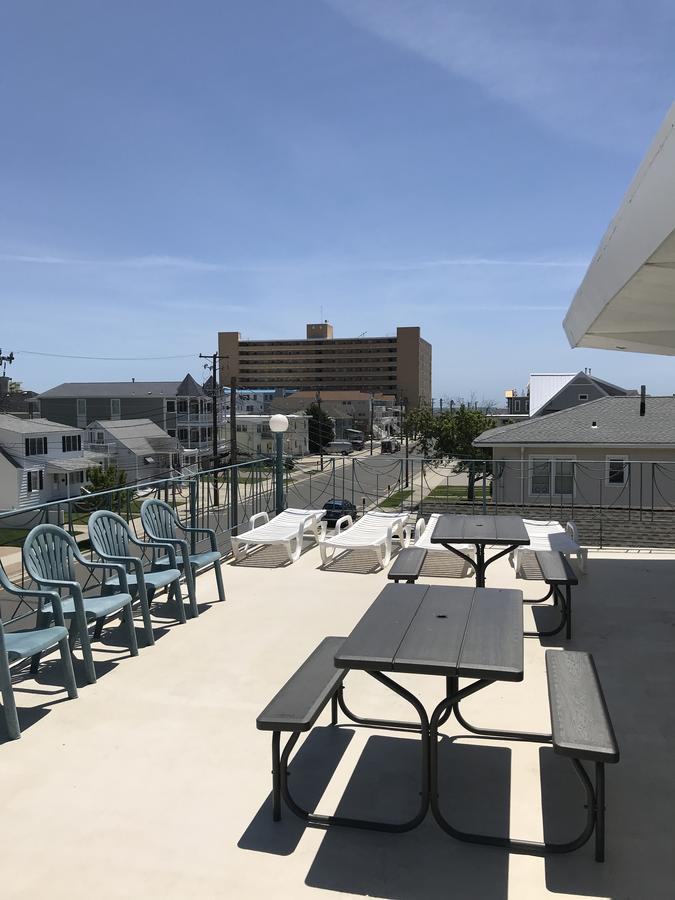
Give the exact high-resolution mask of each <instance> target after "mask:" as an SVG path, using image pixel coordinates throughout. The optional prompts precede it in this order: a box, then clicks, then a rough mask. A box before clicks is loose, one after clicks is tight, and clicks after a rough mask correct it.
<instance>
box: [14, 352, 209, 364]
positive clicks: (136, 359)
mask: <svg viewBox="0 0 675 900" xmlns="http://www.w3.org/2000/svg"><path fill="white" fill-rule="evenodd" d="M16 352H17V353H25V354H26V355H27V356H51V357H54V358H55V359H86V360H100V361H101V362H153V361H154V360H160V359H193V358H194V357H198V356H199V354H198V353H182V354H180V355H179V356H73V355H72V354H68V353H43V352H42V351H40V350H17V351H16Z"/></svg>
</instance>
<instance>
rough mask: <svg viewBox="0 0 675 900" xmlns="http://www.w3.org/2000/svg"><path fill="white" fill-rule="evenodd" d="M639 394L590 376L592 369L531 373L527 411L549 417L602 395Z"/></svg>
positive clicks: (532, 414)
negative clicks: (567, 372) (562, 373)
mask: <svg viewBox="0 0 675 900" xmlns="http://www.w3.org/2000/svg"><path fill="white" fill-rule="evenodd" d="M636 395H637V391H635V390H627V389H626V388H622V387H619V385H618V384H612V383H611V382H609V381H605V380H604V379H602V378H597V377H596V376H595V375H591V372H590V369H589V370H588V371H584V372H577V373H576V374H569V375H561V374H546V373H541V374H533V375H530V384H529V388H528V411H529V414H530V415H531V416H547V415H549V414H550V413H554V412H560V410H562V409H570V408H571V407H573V406H580V405H581V404H582V403H589V402H590V401H592V400H600V399H601V398H602V397H631V396H632V397H634V396H636Z"/></svg>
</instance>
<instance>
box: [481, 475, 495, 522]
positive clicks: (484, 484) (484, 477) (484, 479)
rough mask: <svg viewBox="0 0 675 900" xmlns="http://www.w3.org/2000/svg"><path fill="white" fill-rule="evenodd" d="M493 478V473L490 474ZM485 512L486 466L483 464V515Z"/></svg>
mask: <svg viewBox="0 0 675 900" xmlns="http://www.w3.org/2000/svg"><path fill="white" fill-rule="evenodd" d="M492 478H493V479H494V473H493V475H492ZM486 514H487V467H486V466H483V515H486Z"/></svg>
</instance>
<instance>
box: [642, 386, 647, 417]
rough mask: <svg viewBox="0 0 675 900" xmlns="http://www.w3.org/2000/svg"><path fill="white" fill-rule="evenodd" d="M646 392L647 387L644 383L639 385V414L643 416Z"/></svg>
mask: <svg viewBox="0 0 675 900" xmlns="http://www.w3.org/2000/svg"><path fill="white" fill-rule="evenodd" d="M646 392H647V388H646V386H645V385H644V384H641V385H640V415H641V416H644V414H645V406H646V400H645V398H646Z"/></svg>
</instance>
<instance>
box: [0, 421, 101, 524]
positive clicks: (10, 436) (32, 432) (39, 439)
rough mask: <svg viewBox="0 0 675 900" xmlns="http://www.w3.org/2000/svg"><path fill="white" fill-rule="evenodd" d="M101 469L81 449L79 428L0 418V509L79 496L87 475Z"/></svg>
mask: <svg viewBox="0 0 675 900" xmlns="http://www.w3.org/2000/svg"><path fill="white" fill-rule="evenodd" d="M102 464H103V457H102V456H101V455H100V454H95V453H90V452H87V451H86V450H85V448H84V447H83V433H82V431H81V429H79V428H72V427H71V426H68V425H61V424H60V423H58V422H50V421H49V420H48V419H40V418H34V419H24V418H20V417H18V416H12V415H7V414H4V413H3V414H0V509H3V510H6V509H25V508H28V507H32V506H37V505H38V504H40V503H49V502H51V501H53V500H63V499H65V498H67V497H77V496H78V495H79V494H80V492H81V488H82V485H83V484H85V482H86V480H87V470H88V469H91V468H92V467H94V466H100V465H102Z"/></svg>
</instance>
